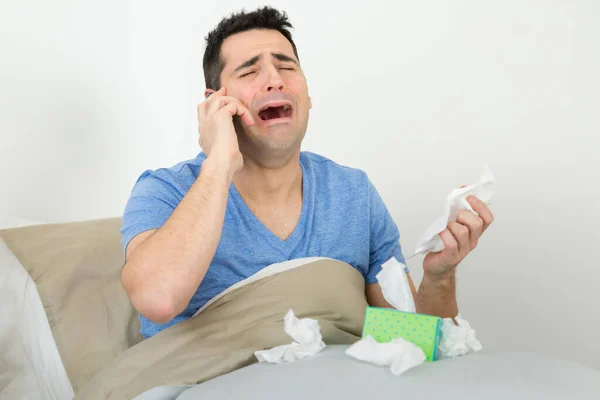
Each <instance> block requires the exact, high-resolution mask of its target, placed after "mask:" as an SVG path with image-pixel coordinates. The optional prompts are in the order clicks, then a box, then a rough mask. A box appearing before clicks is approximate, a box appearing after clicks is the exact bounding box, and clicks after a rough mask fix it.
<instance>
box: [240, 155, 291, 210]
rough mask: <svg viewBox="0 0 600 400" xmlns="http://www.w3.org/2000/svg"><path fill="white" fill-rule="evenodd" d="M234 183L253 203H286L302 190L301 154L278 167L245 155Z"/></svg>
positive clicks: (243, 195) (244, 196)
mask: <svg viewBox="0 0 600 400" xmlns="http://www.w3.org/2000/svg"><path fill="white" fill-rule="evenodd" d="M233 185H234V186H235V187H236V189H237V191H238V192H239V193H240V194H241V195H242V197H243V198H244V199H246V200H249V201H251V202H252V203H259V204H260V203H267V202H268V203H273V202H275V203H286V202H287V201H288V200H289V199H290V198H291V197H293V196H295V195H297V194H298V191H300V192H302V168H301V167H300V154H299V153H297V154H296V155H295V156H293V157H291V158H290V159H289V160H288V161H287V162H286V163H285V164H283V165H281V166H278V167H277V168H268V167H265V166H264V165H262V164H261V163H259V162H255V161H254V160H252V159H250V158H248V157H244V166H243V167H242V169H241V170H240V171H239V172H238V173H237V174H236V175H235V177H234V178H233Z"/></svg>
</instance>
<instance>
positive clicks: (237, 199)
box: [229, 155, 312, 257]
mask: <svg viewBox="0 0 600 400" xmlns="http://www.w3.org/2000/svg"><path fill="white" fill-rule="evenodd" d="M299 162H300V168H301V169H302V210H301V211H300V218H299V219H298V222H297V223H296V226H295V227H294V230H293V231H292V233H291V234H290V236H288V238H287V239H285V240H282V239H280V238H279V237H278V236H277V235H275V234H274V233H273V232H271V230H270V229H269V228H267V226H266V225H265V224H263V223H262V221H261V220H260V219H258V217H257V216H256V215H254V213H253V212H252V210H250V207H248V205H247V204H246V202H245V201H244V199H243V198H242V196H241V195H240V193H239V192H238V190H237V188H236V187H235V186H234V185H233V183H232V184H231V185H230V187H229V194H230V195H231V198H232V199H233V202H234V204H235V206H236V208H237V209H238V210H239V211H240V214H241V216H242V218H243V219H244V220H245V221H246V223H249V224H250V226H251V227H252V229H255V230H256V232H257V233H258V234H260V235H261V236H263V237H264V238H265V239H266V240H267V241H268V242H269V243H271V245H272V246H274V247H276V248H278V249H280V250H281V251H283V252H284V253H285V256H286V257H289V255H290V253H291V252H292V251H293V250H294V248H295V247H296V245H297V244H298V242H299V241H300V239H301V238H302V236H303V235H304V231H305V228H306V219H307V217H308V215H307V214H308V212H309V202H310V199H311V197H312V193H311V192H312V186H311V185H310V183H309V176H308V171H307V169H306V168H305V165H304V163H303V162H302V155H300V160H299Z"/></svg>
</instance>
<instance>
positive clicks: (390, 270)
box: [377, 257, 416, 313]
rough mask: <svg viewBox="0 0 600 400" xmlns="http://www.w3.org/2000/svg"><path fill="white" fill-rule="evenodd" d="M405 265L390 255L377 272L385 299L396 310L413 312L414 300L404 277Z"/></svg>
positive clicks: (414, 308) (414, 309)
mask: <svg viewBox="0 0 600 400" xmlns="http://www.w3.org/2000/svg"><path fill="white" fill-rule="evenodd" d="M405 267H406V266H405V265H404V264H402V263H400V262H398V260H396V258H394V257H392V258H390V259H389V260H388V261H386V262H385V263H383V265H382V266H381V271H379V273H378V274H377V280H378V281H379V286H381V292H382V293H383V297H384V298H385V300H386V301H387V302H388V303H390V304H391V305H392V306H393V307H394V308H395V309H396V310H398V311H406V312H413V313H414V312H415V311H416V307H415V300H414V298H413V295H412V291H411V290H410V285H409V284H408V278H407V277H406V271H405V270H404V268H405Z"/></svg>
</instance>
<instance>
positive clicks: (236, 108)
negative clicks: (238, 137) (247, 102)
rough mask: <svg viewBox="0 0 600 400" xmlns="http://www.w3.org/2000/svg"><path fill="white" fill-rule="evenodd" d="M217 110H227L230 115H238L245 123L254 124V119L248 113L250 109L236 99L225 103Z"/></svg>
mask: <svg viewBox="0 0 600 400" xmlns="http://www.w3.org/2000/svg"><path fill="white" fill-rule="evenodd" d="M219 111H222V112H228V113H229V115H231V116H232V117H233V116H234V115H239V116H240V118H241V119H242V121H244V123H245V124H246V125H254V119H253V118H252V115H250V111H249V110H248V109H247V108H246V107H245V106H244V105H243V104H242V103H241V102H240V101H239V100H237V99H236V101H232V102H231V103H229V104H227V105H226V106H224V107H223V108H221V109H220V110H219Z"/></svg>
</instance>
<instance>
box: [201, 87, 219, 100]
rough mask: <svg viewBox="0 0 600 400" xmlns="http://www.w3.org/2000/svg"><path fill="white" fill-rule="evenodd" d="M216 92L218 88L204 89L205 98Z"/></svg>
mask: <svg viewBox="0 0 600 400" xmlns="http://www.w3.org/2000/svg"><path fill="white" fill-rule="evenodd" d="M215 92H216V90H214V89H206V90H205V91H204V98H205V99H208V96H210V95H211V94H213V93H215Z"/></svg>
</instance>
